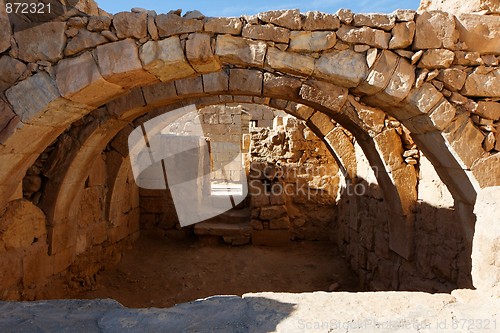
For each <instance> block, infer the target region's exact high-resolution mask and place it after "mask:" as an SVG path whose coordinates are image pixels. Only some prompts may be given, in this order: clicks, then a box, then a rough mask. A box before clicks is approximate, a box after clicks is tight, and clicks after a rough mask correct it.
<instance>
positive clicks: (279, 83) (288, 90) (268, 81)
mask: <svg viewBox="0 0 500 333" xmlns="http://www.w3.org/2000/svg"><path fill="white" fill-rule="evenodd" d="M301 86H302V82H301V81H300V80H298V79H294V78H291V77H286V76H277V75H274V74H271V73H265V74H264V93H263V94H264V95H265V96H269V97H281V98H288V99H290V100H294V99H297V98H298V96H299V91H300V87H301Z"/></svg>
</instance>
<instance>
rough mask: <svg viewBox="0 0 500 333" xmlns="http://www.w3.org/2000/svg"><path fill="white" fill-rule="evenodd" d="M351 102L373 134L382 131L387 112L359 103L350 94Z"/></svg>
mask: <svg viewBox="0 0 500 333" xmlns="http://www.w3.org/2000/svg"><path fill="white" fill-rule="evenodd" d="M349 102H350V103H351V105H352V106H353V107H354V108H355V109H356V113H357V114H358V117H359V119H361V121H362V122H363V123H364V124H365V125H366V126H367V127H368V129H369V132H372V135H373V134H378V133H380V132H382V130H383V129H384V127H385V116H386V114H385V112H384V111H382V110H380V109H376V108H372V107H369V106H366V105H363V104H361V103H358V102H357V101H356V100H355V99H354V98H353V97H352V96H349Z"/></svg>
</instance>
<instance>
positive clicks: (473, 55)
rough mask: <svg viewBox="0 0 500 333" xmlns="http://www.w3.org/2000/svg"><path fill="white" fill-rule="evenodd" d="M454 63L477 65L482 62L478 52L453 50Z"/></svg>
mask: <svg viewBox="0 0 500 333" xmlns="http://www.w3.org/2000/svg"><path fill="white" fill-rule="evenodd" d="M455 64H456V65H463V66H479V65H482V64H483V60H482V59H481V55H480V54H479V52H464V51H455Z"/></svg>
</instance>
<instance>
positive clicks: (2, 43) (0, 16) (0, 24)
mask: <svg viewBox="0 0 500 333" xmlns="http://www.w3.org/2000/svg"><path fill="white" fill-rule="evenodd" d="M2 4H3V3H2ZM0 31H1V33H0V53H2V52H3V51H5V50H7V49H8V48H9V47H10V36H11V34H12V30H11V28H10V20H9V16H8V15H7V12H6V10H5V6H4V5H2V6H1V7H0Z"/></svg>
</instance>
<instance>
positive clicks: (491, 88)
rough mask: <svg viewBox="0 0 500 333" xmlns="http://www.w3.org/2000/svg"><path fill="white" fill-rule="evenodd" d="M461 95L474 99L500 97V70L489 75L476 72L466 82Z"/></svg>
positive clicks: (495, 70) (494, 70)
mask: <svg viewBox="0 0 500 333" xmlns="http://www.w3.org/2000/svg"><path fill="white" fill-rule="evenodd" d="M460 93H461V94H462V95H464V96H472V97H500V69H498V68H496V69H493V70H492V71H491V72H489V73H482V72H481V71H478V70H476V71H474V72H472V73H471V74H469V76H467V79H466V80H465V85H464V87H463V89H462V90H461V91H460Z"/></svg>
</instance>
